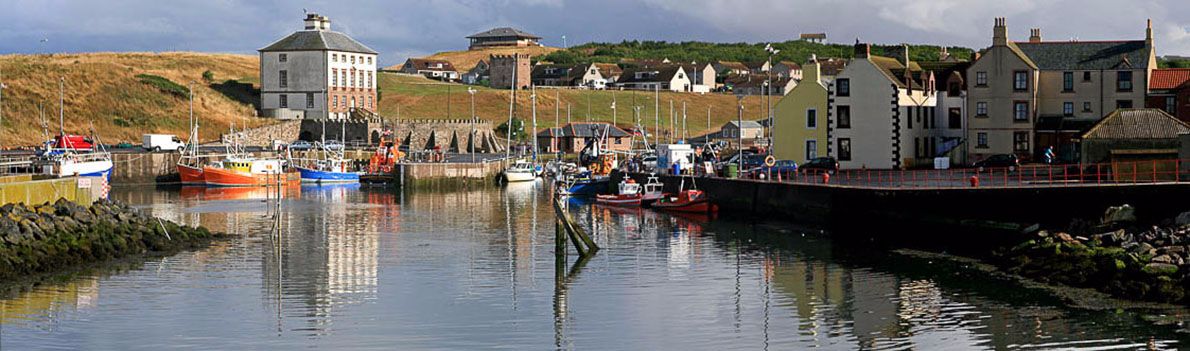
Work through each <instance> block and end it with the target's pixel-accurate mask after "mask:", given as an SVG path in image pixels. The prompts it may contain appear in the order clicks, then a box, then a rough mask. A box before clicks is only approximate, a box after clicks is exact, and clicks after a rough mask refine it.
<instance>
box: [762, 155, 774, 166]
mask: <svg viewBox="0 0 1190 351" xmlns="http://www.w3.org/2000/svg"><path fill="white" fill-rule="evenodd" d="M764 165H765V166H769V167H772V166H776V165H777V158H776V157H773V155H769V156H768V157H765V158H764Z"/></svg>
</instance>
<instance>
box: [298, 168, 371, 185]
mask: <svg viewBox="0 0 1190 351" xmlns="http://www.w3.org/2000/svg"><path fill="white" fill-rule="evenodd" d="M293 168H296V169H297V170H298V173H300V174H301V176H302V182H303V183H359V173H356V172H345V171H341V169H342V168H339V169H340V170H334V167H333V166H328V167H317V165H316V166H315V168H306V167H302V166H294V167H293Z"/></svg>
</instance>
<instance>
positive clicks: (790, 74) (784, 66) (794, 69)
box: [772, 61, 802, 80]
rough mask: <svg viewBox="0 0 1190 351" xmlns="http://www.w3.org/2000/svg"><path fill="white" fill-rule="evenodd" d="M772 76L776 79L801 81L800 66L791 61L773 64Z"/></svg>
mask: <svg viewBox="0 0 1190 351" xmlns="http://www.w3.org/2000/svg"><path fill="white" fill-rule="evenodd" d="M772 72H773V75H775V76H778V77H787V78H793V79H796V80H802V66H801V65H799V64H797V62H793V61H780V62H777V63H774V64H773V68H772Z"/></svg>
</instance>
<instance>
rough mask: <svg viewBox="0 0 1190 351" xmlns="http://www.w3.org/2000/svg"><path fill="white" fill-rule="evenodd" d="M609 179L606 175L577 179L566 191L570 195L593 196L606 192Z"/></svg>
mask: <svg viewBox="0 0 1190 351" xmlns="http://www.w3.org/2000/svg"><path fill="white" fill-rule="evenodd" d="M609 184H611V180H610V179H608V178H607V177H598V178H585V179H577V180H575V181H574V182H573V183H571V184H570V188H568V189H567V193H568V194H569V195H570V196H595V195H599V194H608V193H610V192H609V190H608V189H609V188H608V186H609Z"/></svg>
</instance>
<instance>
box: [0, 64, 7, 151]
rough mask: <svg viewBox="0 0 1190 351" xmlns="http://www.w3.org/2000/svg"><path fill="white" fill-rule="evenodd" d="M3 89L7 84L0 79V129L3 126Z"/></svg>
mask: <svg viewBox="0 0 1190 351" xmlns="http://www.w3.org/2000/svg"><path fill="white" fill-rule="evenodd" d="M4 89H8V86H7V85H4V82H2V81H0V129H2V128H4ZM0 145H3V144H0ZM0 149H2V148H0Z"/></svg>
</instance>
